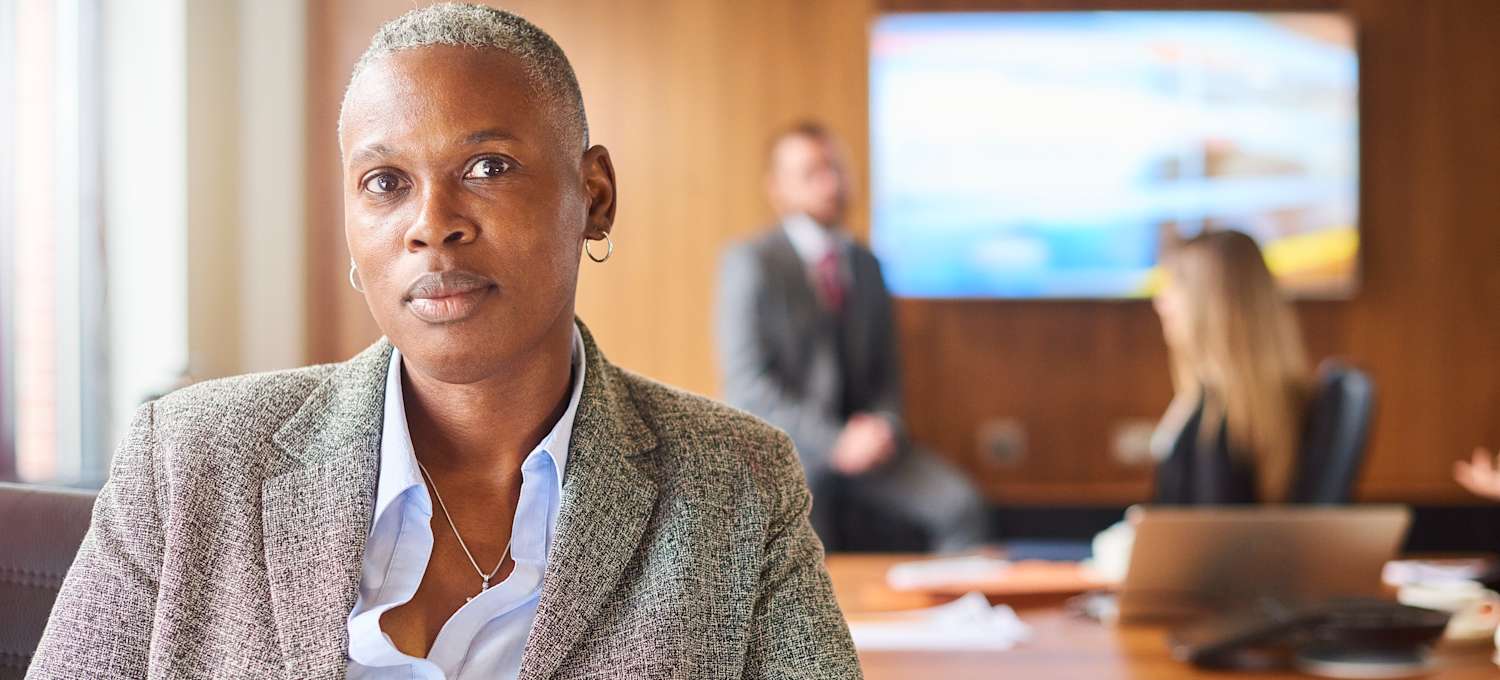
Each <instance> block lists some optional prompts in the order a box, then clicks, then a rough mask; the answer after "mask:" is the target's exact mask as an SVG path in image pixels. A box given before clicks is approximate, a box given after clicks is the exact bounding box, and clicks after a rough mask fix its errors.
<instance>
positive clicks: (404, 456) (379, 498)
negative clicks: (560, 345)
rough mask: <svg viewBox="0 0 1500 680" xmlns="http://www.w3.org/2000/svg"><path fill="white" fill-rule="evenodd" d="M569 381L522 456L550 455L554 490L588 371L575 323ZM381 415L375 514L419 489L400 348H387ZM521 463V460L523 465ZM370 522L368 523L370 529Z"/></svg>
mask: <svg viewBox="0 0 1500 680" xmlns="http://www.w3.org/2000/svg"><path fill="white" fill-rule="evenodd" d="M572 363H573V376H572V377H573V384H572V389H571V394H570V395H569V397H568V408H567V409H566V410H564V411H563V414H562V417H560V418H558V419H557V423H556V424H554V425H553V426H552V430H551V431H550V432H548V433H547V436H545V437H542V440H541V441H540V442H538V443H537V445H536V448H534V449H532V450H531V453H530V454H528V455H527V456H526V458H525V460H526V461H530V460H531V459H532V458H534V457H535V456H536V455H537V454H538V453H545V454H546V455H548V456H551V457H552V464H553V466H554V467H555V468H557V486H558V488H557V492H558V493H559V494H561V493H562V481H563V475H564V472H565V470H566V469H567V462H568V446H569V445H570V444H571V443H572V438H573V421H574V419H575V418H576V417H577V415H578V402H579V401H580V400H581V399H582V397H583V380H584V373H585V371H587V370H588V362H587V361H585V357H584V347H583V335H582V333H580V332H579V330H578V325H577V324H574V326H573V358H572ZM384 408H385V418H384V425H383V427H381V430H380V476H379V480H378V481H377V482H376V487H375V489H376V490H375V517H376V518H379V517H380V516H381V515H382V514H384V512H385V510H386V508H388V507H390V505H391V503H394V502H395V501H396V499H397V498H399V497H400V496H401V494H403V493H406V491H407V489H411V488H413V487H417V488H422V487H423V482H422V473H421V472H420V471H419V469H418V467H417V454H416V449H415V447H413V446H412V443H411V430H410V429H408V428H407V425H406V402H405V400H404V399H403V398H402V392H401V351H400V350H398V349H396V348H394V347H392V348H391V361H390V364H389V367H388V368H387V370H386V378H385V406H384ZM524 464H525V463H524V462H523V465H524ZM417 498H420V499H422V500H421V502H422V503H423V506H422V509H423V510H424V511H425V512H426V513H427V514H429V515H430V514H432V504H431V501H430V500H428V496H427V494H425V493H423V494H417ZM373 527H374V523H373V522H372V523H371V530H372V531H373V530H374V529H373Z"/></svg>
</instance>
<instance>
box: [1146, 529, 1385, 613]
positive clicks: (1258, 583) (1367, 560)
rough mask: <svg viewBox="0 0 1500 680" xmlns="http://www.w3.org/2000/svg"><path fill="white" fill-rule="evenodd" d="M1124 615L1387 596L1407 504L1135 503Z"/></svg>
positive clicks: (1206, 610)
mask: <svg viewBox="0 0 1500 680" xmlns="http://www.w3.org/2000/svg"><path fill="white" fill-rule="evenodd" d="M1126 521H1128V522H1129V523H1130V524H1131V525H1133V526H1134V528H1135V541H1134V545H1133V546H1132V548H1131V551H1130V561H1129V563H1130V566H1129V568H1128V570H1127V571H1126V574H1125V579H1124V581H1123V582H1122V583H1121V585H1120V592H1119V601H1118V604H1119V619H1120V621H1122V622H1130V623H1137V622H1173V621H1181V620H1184V619H1188V618H1195V617H1199V616H1202V615H1205V614H1215V613H1221V612H1225V611H1229V610H1231V609H1238V608H1244V607H1247V606H1248V607H1264V606H1265V605H1267V604H1268V603H1271V604H1274V605H1276V606H1286V607H1296V606H1305V605H1308V604H1317V603H1322V602H1326V601H1328V600H1330V599H1336V598H1357V597H1378V596H1380V595H1381V593H1382V586H1381V581H1380V573H1381V569H1382V568H1383V567H1384V566H1385V563H1386V562H1388V561H1390V560H1391V559H1393V558H1394V557H1395V556H1396V551H1397V550H1399V549H1400V547H1401V542H1402V540H1403V539H1404V538H1405V537H1406V531H1407V528H1408V527H1409V526H1410V524H1411V512H1410V510H1408V509H1407V508H1405V507H1403V506H1389V505H1363V506H1341V507H1331V506H1330V507H1312V506H1269V507H1268V506H1259V507H1257V506H1244V507H1213V508H1204V507H1197V508H1183V507H1170V508H1169V507H1149V506H1136V507H1133V508H1131V509H1130V510H1129V511H1128V512H1127V514H1126Z"/></svg>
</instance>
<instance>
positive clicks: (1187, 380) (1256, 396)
mask: <svg viewBox="0 0 1500 680" xmlns="http://www.w3.org/2000/svg"><path fill="white" fill-rule="evenodd" d="M1162 265H1163V273H1164V274H1165V276H1164V281H1163V284H1162V286H1161V288H1160V290H1159V292H1158V293H1157V295H1156V297H1155V299H1154V303H1155V307H1156V312H1157V314H1158V315H1159V316H1160V317H1161V325H1162V333H1163V335H1164V336H1165V337H1166V340H1167V347H1168V350H1169V352H1170V356H1171V362H1172V378H1173V382H1174V383H1175V385H1176V395H1175V396H1174V397H1173V399H1172V404H1171V406H1169V407H1168V409H1167V413H1166V415H1165V416H1164V417H1163V418H1162V421H1161V423H1160V424H1159V425H1158V426H1157V430H1156V434H1155V436H1154V437H1153V439H1152V449H1153V451H1154V452H1155V453H1156V454H1157V458H1158V460H1160V461H1161V463H1160V464H1159V465H1158V466H1157V472H1156V502H1157V503H1165V504H1222V503H1253V502H1257V501H1259V502H1282V501H1286V500H1288V498H1287V494H1288V490H1289V488H1290V485H1291V482H1292V479H1291V478H1292V475H1293V471H1294V468H1295V464H1296V457H1297V450H1298V445H1299V440H1300V438H1301V432H1302V421H1303V415H1304V411H1305V409H1306V405H1307V401H1308V398H1309V394H1310V391H1311V381H1310V379H1309V372H1308V370H1307V359H1306V356H1305V353H1304V350H1303V347H1302V337H1301V333H1300V332H1299V331H1298V328H1297V320H1296V317H1294V316H1293V314H1292V310H1291V307H1290V305H1289V304H1287V302H1286V301H1285V300H1284V299H1283V298H1282V297H1281V295H1280V293H1279V291H1278V290H1277V288H1276V282H1275V279H1273V278H1272V276H1271V273H1270V271H1269V270H1267V269H1266V264H1265V260H1264V259H1263V258H1262V257H1261V253H1260V249H1259V248H1258V247H1256V245H1255V241H1254V240H1252V239H1251V238H1250V237H1248V236H1246V235H1244V234H1242V233H1239V232H1234V231H1218V232H1205V233H1203V234H1201V235H1199V236H1197V237H1194V238H1192V239H1189V240H1187V241H1185V242H1183V243H1181V244H1179V245H1177V246H1175V247H1172V248H1169V249H1168V250H1167V251H1166V252H1165V253H1164V254H1163V258H1162Z"/></svg>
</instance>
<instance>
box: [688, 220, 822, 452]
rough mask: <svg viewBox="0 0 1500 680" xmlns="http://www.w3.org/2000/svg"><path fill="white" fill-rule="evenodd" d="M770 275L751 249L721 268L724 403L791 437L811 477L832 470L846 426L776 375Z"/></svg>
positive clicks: (740, 250)
mask: <svg viewBox="0 0 1500 680" xmlns="http://www.w3.org/2000/svg"><path fill="white" fill-rule="evenodd" d="M764 279H765V274H764V271H763V268H762V267H761V266H760V262H759V261H758V258H757V256H756V253H755V250H754V248H753V247H751V246H749V245H742V246H739V247H736V248H732V249H730V250H729V251H728V252H727V253H725V255H724V258H723V261H722V262H721V264H720V267H719V286H718V304H716V305H714V311H715V334H716V335H717V338H718V347H719V366H720V368H721V370H722V371H723V378H724V400H725V401H726V402H728V403H729V404H730V405H732V406H735V407H737V408H742V409H745V410H746V411H749V412H751V413H753V414H755V415H757V416H759V417H760V418H762V419H764V420H765V421H766V422H769V423H771V424H772V425H775V426H776V427H779V428H781V429H783V430H786V432H787V434H789V435H791V437H792V441H793V442H795V443H796V447H797V455H798V456H800V457H801V460H802V464H803V466H804V467H805V468H806V470H807V471H808V475H809V476H814V475H820V474H823V473H825V472H826V471H827V470H828V469H829V461H828V454H829V452H830V451H832V450H833V444H834V442H835V441H837V440H838V436H839V433H840V432H841V431H842V430H843V428H844V424H843V422H842V421H841V420H839V419H838V418H835V417H833V416H831V415H830V414H828V413H826V412H825V411H824V410H823V409H821V408H818V407H816V406H815V405H813V404H809V403H807V402H806V400H804V399H802V398H801V397H799V396H797V395H795V394H792V393H791V392H789V391H788V390H787V389H786V388H785V387H783V386H782V385H781V384H780V382H779V381H778V380H777V378H776V376H775V375H774V373H773V371H772V366H771V355H770V351H769V348H768V347H767V346H766V342H765V340H764V339H763V338H762V336H761V331H762V329H764V328H765V327H766V323H765V319H764V318H762V316H763V314H764V309H765V306H764V305H763V304H762V302H763V297H764V295H765V290H766V282H765V280H764Z"/></svg>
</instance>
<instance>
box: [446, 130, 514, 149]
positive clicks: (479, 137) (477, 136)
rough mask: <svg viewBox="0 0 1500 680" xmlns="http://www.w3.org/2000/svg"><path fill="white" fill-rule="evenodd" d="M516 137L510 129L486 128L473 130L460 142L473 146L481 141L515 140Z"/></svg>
mask: <svg viewBox="0 0 1500 680" xmlns="http://www.w3.org/2000/svg"><path fill="white" fill-rule="evenodd" d="M515 139H516V136H515V135H513V134H511V133H510V131H508V130H502V129H500V128H489V129H486V130H480V131H478V132H471V133H469V134H467V135H465V136H464V137H463V138H462V139H460V140H459V143H460V144H463V145H465V146H473V145H475V144H479V143H481V142H493V141H515Z"/></svg>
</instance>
